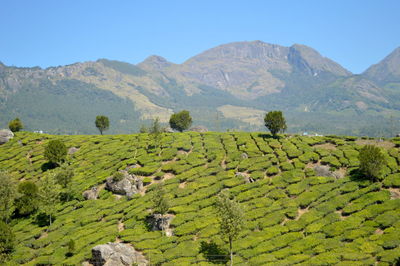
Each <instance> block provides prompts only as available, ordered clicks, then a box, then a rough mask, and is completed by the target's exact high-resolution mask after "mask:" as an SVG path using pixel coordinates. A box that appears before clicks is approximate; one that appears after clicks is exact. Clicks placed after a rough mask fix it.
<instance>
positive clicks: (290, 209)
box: [0, 132, 400, 265]
mask: <svg viewBox="0 0 400 266" xmlns="http://www.w3.org/2000/svg"><path fill="white" fill-rule="evenodd" d="M16 138H17V140H18V141H11V142H8V143H7V144H5V145H1V146H0V168H1V169H7V170H8V171H9V173H11V174H12V176H13V179H14V180H21V183H22V182H27V181H29V182H32V183H37V184H38V185H39V184H40V180H43V179H44V178H45V176H44V174H43V172H42V170H41V166H42V164H43V163H45V162H46V159H45V158H44V156H43V150H44V148H45V145H46V144H47V143H48V142H49V141H50V140H52V139H57V136H50V135H46V134H32V133H29V132H20V133H19V134H17V136H16ZM336 139H338V140H341V142H340V141H338V140H336ZM328 140H329V141H330V142H335V143H338V144H339V143H340V146H337V147H336V150H331V149H324V154H323V156H322V157H321V158H323V157H328V156H333V157H335V158H336V159H337V160H338V161H339V162H340V163H341V165H342V166H341V167H344V168H345V167H348V166H347V165H346V164H345V161H343V160H342V158H345V159H346V160H348V161H350V160H349V159H348V157H347V156H350V157H351V158H352V160H353V161H354V162H358V159H357V157H358V153H359V152H358V151H359V150H360V149H361V148H362V147H361V146H358V145H357V143H356V142H355V141H354V140H348V137H345V138H338V137H333V136H330V137H307V136H301V137H299V136H292V137H290V138H280V139H273V138H269V137H268V136H265V134H259V133H245V132H229V133H216V132H207V133H197V132H187V133H182V134H163V137H162V138H161V140H160V146H159V148H157V149H156V150H155V149H148V148H147V145H149V144H150V145H151V138H150V136H149V135H148V134H134V135H107V136H100V135H99V136H93V135H91V136H73V135H68V136H63V141H64V142H65V144H66V145H68V146H69V147H77V148H78V149H79V151H78V152H76V153H75V154H73V155H72V156H69V157H68V165H69V166H70V167H71V169H73V170H74V177H73V182H71V184H70V186H71V188H72V190H73V191H74V192H76V195H80V194H81V193H82V192H83V191H85V190H88V189H90V188H92V187H97V188H99V189H100V191H99V198H98V199H97V200H87V201H82V200H80V197H79V199H78V197H77V199H74V198H73V199H72V200H70V201H59V202H56V203H54V204H53V205H54V206H55V207H54V212H53V216H52V220H53V218H54V217H56V219H55V220H54V221H52V225H51V226H49V227H48V228H43V227H41V226H47V225H49V223H50V217H49V215H48V214H46V213H42V212H44V211H45V209H44V208H43V205H42V207H40V208H39V215H37V219H35V217H30V218H26V217H21V216H19V215H14V216H13V220H12V221H11V223H10V224H12V226H13V231H14V232H15V238H16V243H17V244H16V245H15V248H14V252H13V253H11V254H10V256H9V258H10V263H9V264H12V265H13V264H18V265H20V264H22V265H24V264H27V265H34V264H36V263H51V264H53V265H79V264H82V262H84V261H87V259H88V258H89V257H90V256H91V249H92V248H93V247H94V246H95V245H98V244H104V243H107V242H110V241H111V242H113V241H115V238H116V237H118V238H119V239H121V240H122V241H123V242H126V243H130V244H132V246H133V247H134V248H135V249H137V250H141V251H142V252H143V254H144V255H145V256H146V258H147V259H149V260H151V263H152V264H165V265H181V264H182V265H186V264H188V263H193V264H196V263H197V264H201V265H206V264H209V263H210V261H209V260H208V259H207V258H206V254H207V253H202V252H200V251H201V242H202V241H205V242H207V243H215V245H217V246H218V247H221V248H222V247H223V246H224V245H225V243H224V241H223V240H225V239H226V238H225V237H222V236H221V235H220V234H219V233H220V230H219V226H218V224H219V220H218V219H217V217H218V213H217V211H216V208H215V206H214V205H213V204H214V201H215V198H216V197H217V195H218V194H219V193H220V192H221V191H222V190H224V189H225V188H226V187H229V192H230V193H231V195H234V196H235V198H236V199H237V201H238V202H240V206H245V207H246V208H244V210H243V215H244V216H245V217H246V220H247V221H246V224H245V225H244V226H243V227H242V229H241V230H240V233H239V236H238V238H237V240H236V241H233V244H234V247H232V249H233V251H234V254H235V264H238V265H239V264H240V265H242V264H243V265H245V264H248V265H264V264H266V265H268V264H273V265H293V264H296V263H297V264H305V265H308V264H310V265H314V264H317V265H318V264H324V265H328V264H331V263H337V264H340V265H347V264H356V265H373V264H376V263H378V264H379V263H380V264H384V265H392V264H395V263H396V261H395V260H396V259H397V257H398V254H399V247H400V243H399V241H398V235H399V226H400V223H399V220H400V217H399V215H398V213H399V209H400V200H399V199H398V198H397V197H398V194H397V189H395V187H396V184H397V183H398V182H397V181H398V180H399V178H398V174H399V172H398V171H397V170H396V169H398V162H399V161H398V151H397V150H398V149H397V148H392V149H389V150H388V151H387V152H386V151H385V150H383V151H382V153H383V154H384V156H385V157H386V159H387V162H388V163H387V165H386V166H385V167H384V168H385V170H384V171H386V173H387V175H382V176H381V177H382V180H379V181H378V182H371V181H369V180H362V179H359V178H358V175H357V174H358V171H356V170H357V168H355V167H357V166H353V167H350V168H348V169H347V171H346V172H347V173H346V176H344V177H343V178H340V179H336V178H334V177H319V176H315V173H314V171H313V170H312V168H313V166H314V164H312V163H317V162H319V160H320V158H319V154H318V153H317V152H315V153H314V151H315V150H317V148H315V147H313V146H312V145H315V144H325V143H327V141H328ZM20 143H21V144H22V145H21V144H20ZM260 144H262V145H260ZM263 145H264V147H263ZM266 145H267V146H268V147H269V149H270V150H269V149H267V148H266V147H265V146H266ZM293 145H294V146H296V147H294V146H293ZM318 149H321V148H318ZM292 150H293V151H295V150H298V151H299V152H301V155H300V156H299V157H297V158H293V159H291V161H290V163H291V164H292V165H293V166H294V167H295V168H294V169H291V170H287V171H285V170H283V169H281V168H280V164H281V163H279V162H278V158H282V160H283V159H284V160H283V161H282V162H286V161H288V160H289V159H288V157H289V156H290V155H289V153H291V152H292ZM321 150H322V149H321ZM188 151H191V152H188ZM299 152H297V151H296V152H295V153H294V154H292V156H294V155H296V156H297V155H298V154H300V153H299ZM242 153H246V154H247V155H248V158H247V159H243V158H242V156H241V155H242ZM313 153H314V154H313ZM303 155H306V156H305V157H308V158H303V157H302V156H303ZM300 157H301V158H302V159H304V160H301V159H300ZM389 158H391V159H389ZM224 159H225V163H224ZM300 162H301V163H303V164H308V165H307V166H304V165H302V164H299V163H300ZM135 164H139V165H141V167H137V168H130V170H129V171H130V172H131V173H133V172H135V171H138V170H133V169H142V170H143V171H142V173H144V174H145V175H147V176H148V177H146V178H143V177H142V176H139V178H142V180H143V181H145V182H144V186H145V189H144V190H143V191H145V193H144V195H140V194H135V195H134V196H133V197H132V200H128V199H126V198H125V197H122V198H118V199H117V198H116V197H115V196H114V195H113V194H112V193H111V192H108V191H106V190H104V189H102V188H101V187H102V186H101V184H104V182H105V181H106V179H107V178H108V177H109V176H113V174H114V173H116V172H118V171H120V170H123V169H126V168H127V167H130V166H133V165H135ZM228 165H230V167H227V166H228ZM271 166H273V167H275V170H276V171H277V172H276V174H273V175H272V176H271V177H270V178H263V174H267V173H266V171H267V169H269V168H270V167H271ZM395 166H397V168H396V167H395ZM225 167H226V168H225ZM60 168H62V167H60ZM239 168H240V169H243V171H239ZM58 170H59V168H57V169H53V170H49V171H47V172H46V173H47V174H53V175H55V174H56V173H57V172H58ZM237 172H245V173H247V174H249V175H250V176H251V177H253V179H255V178H257V177H259V178H258V179H255V180H254V182H250V183H246V182H245V181H244V178H243V177H239V176H235V173H237ZM135 173H140V172H135ZM166 173H168V174H169V178H167V179H164V177H165V175H166ZM170 173H174V174H175V176H173V175H170ZM147 179H148V180H147ZM22 180H24V181H22ZM151 183H160V184H162V186H163V190H164V197H165V198H166V199H167V200H168V202H169V205H170V208H169V210H170V211H168V213H171V214H172V213H173V214H174V217H173V219H172V221H171V228H173V236H171V237H162V233H161V232H150V231H149V228H147V226H146V217H147V216H148V214H149V211H150V210H153V197H154V195H155V194H156V191H155V190H156V189H155V187H156V184H154V185H151ZM56 186H57V185H56ZM57 187H58V189H60V187H61V186H60V187H59V186H57ZM20 191H22V190H20ZM18 194H20V195H18V196H17V199H16V201H15V202H14V205H15V206H17V202H18V198H19V197H21V196H22V193H20V192H19V193H18ZM27 194H28V193H27ZM17 212H18V208H17V209H16V212H15V213H16V214H17ZM119 223H123V224H124V230H122V231H120V232H119V231H118V226H117V224H119ZM120 229H121V228H120ZM378 229H379V230H378ZM46 231H47V232H46ZM194 239H196V240H194ZM70 240H73V241H74V242H75V251H73V252H72V253H73V254H72V255H71V256H69V255H68V242H69V241H70ZM226 246H227V245H226ZM213 247H215V246H213ZM208 254H209V253H208ZM225 254H226V253H225ZM337 260H339V261H338V262H336V261H337ZM0 264H1V263H0ZM6 265H7V264H6Z"/></svg>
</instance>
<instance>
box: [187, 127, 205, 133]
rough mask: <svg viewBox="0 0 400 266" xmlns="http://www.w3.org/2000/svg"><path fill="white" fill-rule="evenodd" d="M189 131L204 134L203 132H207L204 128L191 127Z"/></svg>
mask: <svg viewBox="0 0 400 266" xmlns="http://www.w3.org/2000/svg"><path fill="white" fill-rule="evenodd" d="M189 131H194V132H199V133H204V132H208V129H207V128H206V127H205V126H195V127H191V128H190V129H189Z"/></svg>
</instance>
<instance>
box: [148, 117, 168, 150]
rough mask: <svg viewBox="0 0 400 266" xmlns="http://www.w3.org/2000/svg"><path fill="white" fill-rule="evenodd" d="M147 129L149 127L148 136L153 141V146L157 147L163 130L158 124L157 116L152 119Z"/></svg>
mask: <svg viewBox="0 0 400 266" xmlns="http://www.w3.org/2000/svg"><path fill="white" fill-rule="evenodd" d="M149 129H150V130H149V133H150V137H151V139H152V142H153V146H154V147H155V148H158V147H159V146H160V142H161V138H162V132H163V130H164V129H163V127H161V125H160V119H159V118H158V117H157V118H156V119H154V120H153V123H152V124H151V126H150V128H149Z"/></svg>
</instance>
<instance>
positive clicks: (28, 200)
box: [15, 181, 39, 216]
mask: <svg viewBox="0 0 400 266" xmlns="http://www.w3.org/2000/svg"><path fill="white" fill-rule="evenodd" d="M38 193H39V190H38V187H37V185H36V184H35V183H33V182H31V181H23V182H21V183H19V184H18V194H19V197H18V198H16V199H15V209H16V213H17V214H18V215H20V216H27V215H30V214H32V213H34V212H35V211H36V210H37V209H38V205H39V195H38Z"/></svg>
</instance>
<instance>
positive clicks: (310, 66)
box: [288, 44, 351, 76]
mask: <svg viewBox="0 0 400 266" xmlns="http://www.w3.org/2000/svg"><path fill="white" fill-rule="evenodd" d="M288 60H289V62H290V64H291V65H293V66H294V67H295V68H297V69H299V70H301V71H304V72H307V73H308V74H311V75H318V74H319V73H320V72H331V73H332V74H334V75H337V76H349V75H351V72H349V71H348V70H346V69H345V68H343V67H342V66H340V65H339V64H338V63H336V62H334V61H332V60H331V59H329V58H326V57H323V56H322V55H321V54H320V53H318V52H317V51H316V50H314V49H312V48H311V47H308V46H306V45H302V44H294V45H292V46H291V47H290V48H289V54H288Z"/></svg>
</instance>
